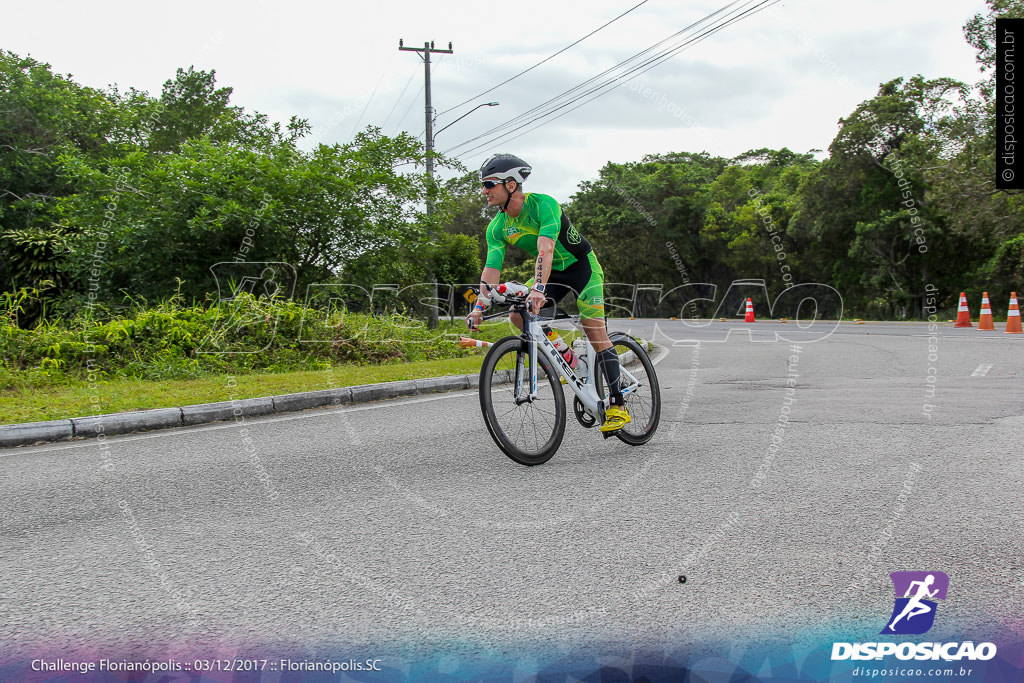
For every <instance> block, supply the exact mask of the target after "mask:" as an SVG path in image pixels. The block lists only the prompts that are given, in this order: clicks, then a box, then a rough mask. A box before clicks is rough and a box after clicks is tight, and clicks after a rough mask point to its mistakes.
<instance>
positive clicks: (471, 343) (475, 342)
mask: <svg viewBox="0 0 1024 683" xmlns="http://www.w3.org/2000/svg"><path fill="white" fill-rule="evenodd" d="M491 343H492V342H489V341H481V340H480V339H470V338H469V337H459V344H460V345H461V346H462V348H464V349H472V348H478V349H482V348H484V347H486V346H490V345H491Z"/></svg>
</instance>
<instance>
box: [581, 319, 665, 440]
mask: <svg viewBox="0 0 1024 683" xmlns="http://www.w3.org/2000/svg"><path fill="white" fill-rule="evenodd" d="M609 339H610V340H611V342H612V344H613V347H614V348H615V352H616V354H617V355H618V356H619V358H620V359H621V358H622V357H623V356H624V355H625V352H626V351H631V352H632V353H633V354H634V358H633V359H632V360H631V361H630V362H629V363H627V364H626V365H625V366H623V367H625V368H626V369H627V370H629V371H630V372H631V373H632V374H633V375H636V376H637V379H638V380H639V381H640V387H639V388H638V389H637V390H636V391H635V392H632V393H629V394H626V395H625V397H624V398H625V401H626V410H628V411H629V416H630V418H631V420H630V421H629V423H628V424H627V425H626V426H625V427H623V428H622V429H619V430H617V431H615V432H612V433H613V434H614V435H615V436H617V437H618V438H619V440H621V441H623V442H624V443H628V444H629V445H630V446H641V445H643V444H645V443H647V442H648V441H650V440H651V437H653V436H654V432H655V431H657V429H658V424H659V423H660V422H661V385H660V384H659V383H658V375H657V373H656V372H655V370H654V364H653V363H652V362H651V358H650V356H648V355H647V351H645V350H644V347H643V346H641V345H640V342H638V341H637V340H636V339H634V338H633V337H631V336H629V335H628V334H625V333H624V332H614V333H612V334H611V335H609ZM641 373H642V374H641ZM594 375H595V381H596V382H597V393H598V396H602V395H604V391H605V388H604V383H605V378H604V373H603V372H600V370H599V371H598V372H595V373H594ZM620 375H621V377H622V378H623V379H622V380H621V381H620V386H621V385H622V384H623V383H625V381H626V380H625V377H626V375H625V374H622V373H621V369H620Z"/></svg>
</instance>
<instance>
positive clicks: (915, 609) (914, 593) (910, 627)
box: [881, 572, 949, 635]
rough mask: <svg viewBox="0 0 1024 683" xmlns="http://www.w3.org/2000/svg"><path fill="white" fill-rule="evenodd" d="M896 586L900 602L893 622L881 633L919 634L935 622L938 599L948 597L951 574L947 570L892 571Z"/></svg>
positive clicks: (894, 610)
mask: <svg viewBox="0 0 1024 683" xmlns="http://www.w3.org/2000/svg"><path fill="white" fill-rule="evenodd" d="M889 577H890V578H891V579H892V585H893V588H895V589H896V605H895V607H893V610H892V616H891V617H889V623H888V625H886V627H885V628H884V629H882V631H881V633H883V634H894V633H897V634H901V635H916V634H921V633H925V632H927V631H928V629H930V628H931V627H932V624H934V623H935V608H936V603H935V602H934V601H933V600H930V599H929V598H934V599H936V600H945V599H946V591H947V590H949V577H948V576H946V574H945V573H944V572H893V573H892V574H889Z"/></svg>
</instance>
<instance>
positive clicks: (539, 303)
mask: <svg viewBox="0 0 1024 683" xmlns="http://www.w3.org/2000/svg"><path fill="white" fill-rule="evenodd" d="M546 299H547V297H545V296H544V295H543V294H542V293H541V292H538V291H537V290H536V289H531V290H530V295H529V296H528V297H526V303H528V304H529V305H530V311H531V312H532V313H533V314H534V315H537V314H538V313H540V309H542V308H544V301H545V300H546Z"/></svg>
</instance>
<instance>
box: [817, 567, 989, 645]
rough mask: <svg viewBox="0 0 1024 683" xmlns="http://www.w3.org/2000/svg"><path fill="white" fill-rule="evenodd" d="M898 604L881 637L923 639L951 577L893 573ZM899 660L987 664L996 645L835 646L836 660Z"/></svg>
mask: <svg viewBox="0 0 1024 683" xmlns="http://www.w3.org/2000/svg"><path fill="white" fill-rule="evenodd" d="M889 577H890V578H891V579H892V585H893V588H894V589H895V590H896V604H895V605H894V606H893V609H892V615H891V616H890V617H889V620H888V622H886V626H885V628H884V629H882V631H881V632H880V635H919V634H922V633H927V632H928V630H929V629H930V628H931V627H932V626H933V625H934V624H935V611H936V608H937V606H938V604H937V603H936V602H935V600H945V599H946V592H947V591H948V590H949V577H948V576H946V574H945V573H944V572H893V573H892V574H889ZM890 655H896V658H897V659H902V660H908V659H916V660H929V659H930V660H933V661H934V660H938V659H942V660H944V661H947V662H950V661H958V660H962V659H966V660H970V661H976V660H982V661H987V660H989V659H992V658H993V657H995V656H996V646H995V644H993V643H978V644H977V645H975V644H974V642H973V641H969V640H968V641H964V642H962V643H958V642H951V643H833V644H832V660H833V661H835V660H842V659H853V660H869V659H883V658H884V657H888V656H890Z"/></svg>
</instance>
